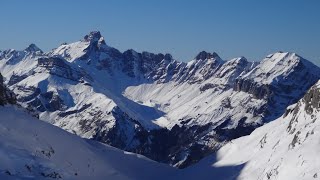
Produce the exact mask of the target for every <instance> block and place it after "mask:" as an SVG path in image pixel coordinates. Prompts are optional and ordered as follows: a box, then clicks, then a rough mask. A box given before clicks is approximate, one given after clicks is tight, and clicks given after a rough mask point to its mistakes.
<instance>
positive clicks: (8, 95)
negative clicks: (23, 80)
mask: <svg viewBox="0 0 320 180" xmlns="http://www.w3.org/2000/svg"><path fill="white" fill-rule="evenodd" d="M15 103H16V98H15V96H14V94H13V93H12V92H11V91H10V90H9V89H8V88H7V87H6V86H5V85H4V84H3V76H2V75H1V74H0V105H1V106H3V105H5V104H15Z"/></svg>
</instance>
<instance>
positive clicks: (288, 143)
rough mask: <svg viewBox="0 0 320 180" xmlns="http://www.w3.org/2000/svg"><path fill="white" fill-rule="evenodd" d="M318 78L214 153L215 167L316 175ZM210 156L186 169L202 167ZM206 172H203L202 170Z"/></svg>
mask: <svg viewBox="0 0 320 180" xmlns="http://www.w3.org/2000/svg"><path fill="white" fill-rule="evenodd" d="M319 100H320V81H319V82H318V83H317V84H316V85H314V86H313V87H312V88H311V89H310V90H309V91H308V92H307V93H306V94H305V96H304V97H303V99H301V100H300V101H299V102H298V103H297V104H294V105H292V106H290V107H288V109H287V112H286V113H285V114H284V115H283V116H282V117H280V118H279V119H277V120H275V121H273V122H271V123H269V124H266V125H264V126H262V127H260V128H257V129H256V130H255V131H254V132H253V133H252V134H251V135H249V136H244V137H241V138H239V139H236V140H233V141H231V142H229V143H228V144H227V145H225V146H224V147H222V148H221V149H220V150H219V151H218V154H217V162H215V161H213V160H212V157H211V164H212V165H213V167H215V168H222V167H224V166H234V167H238V168H240V172H239V171H238V172H237V173H236V171H234V172H233V173H235V175H236V174H238V175H237V176H238V179H246V180H250V179H252V180H257V179H259V180H260V179H261V180H264V179H265V180H267V179H281V180H285V179H288V180H295V179H297V180H298V179H299V180H302V179H317V178H319V175H320V174H319V173H320V172H319V168H320V156H319V132H320V129H319V127H320V124H319V119H320V113H319V111H320V106H319ZM208 161H210V158H208V159H206V160H204V161H201V162H200V163H199V164H197V165H195V167H191V168H190V169H189V170H188V168H187V169H186V171H188V173H189V174H190V175H187V174H185V175H184V176H186V177H187V176H189V177H191V175H192V173H191V172H192V170H193V169H197V168H198V169H199V168H201V167H202V168H205V166H206V165H208V164H209V163H208ZM204 174H206V173H204Z"/></svg>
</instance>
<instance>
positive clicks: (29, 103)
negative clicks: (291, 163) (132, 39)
mask: <svg viewBox="0 0 320 180" xmlns="http://www.w3.org/2000/svg"><path fill="white" fill-rule="evenodd" d="M31 47H32V48H30V49H32V50H33V51H32V52H27V51H15V50H10V51H6V52H5V53H4V52H1V53H0V71H1V73H3V75H4V78H5V82H6V83H7V84H8V85H9V88H10V89H11V90H13V91H14V92H15V93H16V94H17V100H18V102H19V103H20V104H21V105H22V106H23V107H25V108H27V109H29V110H31V111H33V112H34V113H35V114H37V115H38V116H39V118H40V119H41V120H44V121H47V122H50V123H52V124H54V125H56V126H59V127H61V128H63V129H65V130H67V131H69V132H72V133H75V134H77V135H79V136H81V137H84V138H89V139H95V140H98V141H100V142H104V143H106V144H110V145H112V146H115V147H118V148H120V149H124V150H127V151H132V152H137V153H141V154H143V155H146V156H148V157H149V158H151V159H154V160H156V161H160V162H165V163H169V164H172V165H175V166H179V167H186V166H188V165H190V164H192V163H195V162H196V161H197V160H199V159H200V158H202V157H204V156H206V155H207V154H209V153H210V152H212V151H215V150H217V149H218V148H219V147H220V146H221V145H222V144H224V143H225V142H226V141H229V140H231V139H234V138H237V137H241V136H243V135H247V134H250V133H251V132H252V131H253V130H254V129H255V128H256V127H258V126H260V125H262V124H264V123H266V122H270V121H272V120H275V119H276V118H278V117H280V116H281V115H282V114H283V113H284V112H285V109H286V107H287V106H288V105H291V104H293V103H296V102H297V101H298V100H299V99H300V98H301V97H302V96H303V94H304V93H305V91H306V90H307V89H308V88H309V87H311V86H312V85H313V84H314V83H315V82H316V81H317V80H318V79H319V77H320V70H319V67H317V66H315V65H313V64H312V63H310V62H308V61H307V60H305V59H303V58H302V57H300V56H298V55H296V54H294V53H283V52H278V53H275V54H272V55H269V56H267V57H266V58H265V59H264V60H263V61H261V62H255V63H253V62H249V61H248V60H247V59H246V58H244V57H239V58H235V59H232V60H229V61H224V60H222V59H221V58H220V57H219V55H218V54H216V53H207V52H200V53H199V54H198V55H197V56H196V57H195V58H194V59H193V60H191V61H189V62H188V63H185V62H179V61H177V60H175V59H174V58H172V56H171V55H170V54H153V53H148V52H142V53H138V52H135V51H134V50H128V51H125V52H123V53H122V52H120V51H118V50H117V49H115V48H112V47H110V46H109V45H107V44H106V42H105V39H104V38H103V37H102V36H101V34H100V32H97V31H96V32H91V33H89V34H88V35H86V36H85V37H84V38H83V39H82V40H80V41H78V42H74V43H71V44H63V45H61V46H59V47H58V48H56V49H54V50H52V51H50V52H47V53H42V52H41V51H39V50H37V48H34V46H31ZM34 49H35V50H34ZM34 51H36V52H34ZM305 79H306V80H305ZM186 134H188V136H186ZM168 142H169V143H168ZM198 152H201V153H198ZM199 154H200V155H199Z"/></svg>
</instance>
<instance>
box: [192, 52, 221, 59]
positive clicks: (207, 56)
mask: <svg viewBox="0 0 320 180" xmlns="http://www.w3.org/2000/svg"><path fill="white" fill-rule="evenodd" d="M212 58H213V59H217V58H218V59H221V58H220V57H219V55H218V54H217V53H216V52H213V53H208V52H206V51H201V52H200V53H198V55H197V56H196V57H195V59H196V60H200V59H201V60H205V59H212Z"/></svg>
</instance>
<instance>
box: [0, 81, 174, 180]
mask: <svg viewBox="0 0 320 180" xmlns="http://www.w3.org/2000/svg"><path fill="white" fill-rule="evenodd" d="M2 88H4V86H3V85H1V84H0V92H2V91H1V90H2ZM9 102H11V103H14V102H12V101H11V97H6V98H3V99H0V103H1V106H0V117H1V118H0V137H1V138H0V179H99V180H100V179H119V180H120V179H121V180H125V179H136V180H138V179H163V178H164V177H166V176H169V177H170V176H171V175H172V174H173V173H174V172H175V171H176V170H175V169H174V168H172V167H170V166H168V165H163V164H160V163H157V162H154V161H151V160H149V159H147V158H145V157H143V156H141V155H135V154H133V153H128V152H124V151H121V150H118V149H115V148H113V147H110V146H107V145H103V144H101V143H98V142H95V141H92V140H85V139H82V138H80V137H79V136H76V135H73V134H70V133H68V132H66V131H64V130H62V129H60V128H58V127H55V126H53V125H51V124H48V123H45V122H42V121H39V120H38V119H36V118H34V117H32V116H31V115H30V114H28V112H27V111H25V110H23V109H22V108H19V107H17V106H15V105H10V103H9ZM3 105H5V106H3ZM146 169H147V171H146Z"/></svg>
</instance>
